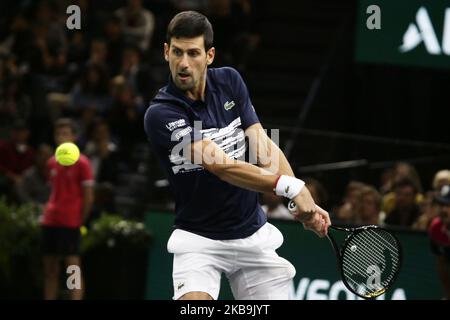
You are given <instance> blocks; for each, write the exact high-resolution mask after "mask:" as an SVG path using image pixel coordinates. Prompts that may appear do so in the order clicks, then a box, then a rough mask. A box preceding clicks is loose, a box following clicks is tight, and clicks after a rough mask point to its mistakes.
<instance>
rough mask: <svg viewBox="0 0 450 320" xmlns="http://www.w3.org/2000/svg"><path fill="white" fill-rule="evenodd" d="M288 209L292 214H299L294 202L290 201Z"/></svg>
mask: <svg viewBox="0 0 450 320" xmlns="http://www.w3.org/2000/svg"><path fill="white" fill-rule="evenodd" d="M287 208H288V210H289V212H290V213H291V214H292V213H295V212H297V205H296V204H295V202H294V201H292V200H289V203H288V206H287Z"/></svg>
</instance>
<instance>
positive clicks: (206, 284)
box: [144, 11, 330, 300]
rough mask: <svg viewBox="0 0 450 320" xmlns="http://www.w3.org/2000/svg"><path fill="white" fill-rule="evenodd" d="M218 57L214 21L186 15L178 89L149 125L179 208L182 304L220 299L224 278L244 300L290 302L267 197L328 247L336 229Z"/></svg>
mask: <svg viewBox="0 0 450 320" xmlns="http://www.w3.org/2000/svg"><path fill="white" fill-rule="evenodd" d="M214 55H215V48H214V47H213V29H212V26H211V24H210V22H209V21H208V19H207V18H206V17H205V16H204V15H202V14H200V13H197V12H194V11H185V12H181V13H179V14H177V15H176V16H175V17H174V18H173V19H172V20H171V22H170V23H169V26H168V29H167V42H166V43H165V44H164V57H165V59H166V60H167V61H168V63H169V68H170V78H169V82H168V84H167V85H166V86H165V87H163V88H162V89H160V90H159V92H158V93H157V95H156V97H155V98H154V99H153V100H152V102H151V104H150V107H149V108H148V110H147V112H146V114H145V119H144V122H145V123H144V124H145V131H146V134H147V137H148V139H149V141H150V144H151V145H152V148H153V149H154V151H155V153H156V154H157V156H158V158H159V160H160V162H161V164H162V166H163V168H164V169H165V171H166V173H167V175H168V179H169V181H170V184H171V187H172V188H173V190H174V193H175V198H176V209H175V211H176V217H175V226H174V228H175V229H174V231H173V233H172V235H171V236H170V239H169V241H168V244H167V247H168V251H169V252H170V253H173V254H174V260H173V287H174V296H173V299H186V300H188V299H194V300H206V299H217V297H218V295H219V290H220V278H221V274H222V273H224V274H225V275H226V276H227V278H228V279H229V282H230V286H231V289H232V292H233V295H234V297H235V299H287V298H288V291H289V290H288V288H289V284H290V282H291V279H292V278H293V277H294V275H295V268H294V267H293V266H292V264H291V263H289V262H288V261H287V260H285V259H284V258H282V257H279V256H278V254H277V253H276V252H275V250H276V249H277V248H279V247H280V246H281V244H282V243H283V236H282V234H281V232H280V231H279V230H278V229H277V228H275V227H274V226H273V225H271V224H270V223H267V221H266V217H265V214H264V212H263V210H262V209H261V206H260V205H259V203H258V192H275V193H276V194H277V195H280V196H284V197H286V198H289V199H293V200H294V202H295V203H296V204H297V206H298V208H299V213H298V214H297V216H296V218H297V220H299V221H300V222H302V223H303V224H304V226H305V228H307V229H310V230H312V231H314V232H315V233H317V234H318V235H319V236H320V237H324V236H325V235H326V233H327V229H328V226H329V225H330V219H329V216H328V213H327V212H326V211H324V210H323V209H321V208H319V207H317V206H316V205H315V203H314V201H313V199H312V197H311V195H310V193H309V191H308V189H307V188H306V187H305V186H304V182H303V181H302V180H300V179H297V178H295V177H294V174H293V172H292V169H291V167H290V165H289V163H288V161H287V160H286V158H285V156H284V155H283V153H282V152H281V151H280V149H279V148H278V147H277V145H276V144H275V143H274V142H273V141H272V140H271V139H270V138H269V137H268V136H267V134H266V133H265V132H264V130H263V128H262V126H261V124H260V123H259V120H258V117H257V115H256V113H255V109H254V108H253V105H252V103H251V101H250V97H249V93H248V91H247V88H246V85H245V84H244V82H243V80H242V78H241V76H240V75H239V73H238V72H237V71H236V70H234V69H232V68H229V67H225V68H209V67H208V66H210V65H211V64H212V62H213V60H214ZM246 138H247V139H248V141H249V143H248V148H247V144H246ZM246 157H248V158H246ZM246 159H247V160H248V161H244V160H246ZM251 159H254V160H255V161H253V162H254V164H252V163H250V162H252V161H250V160H251ZM267 159H269V160H270V161H267Z"/></svg>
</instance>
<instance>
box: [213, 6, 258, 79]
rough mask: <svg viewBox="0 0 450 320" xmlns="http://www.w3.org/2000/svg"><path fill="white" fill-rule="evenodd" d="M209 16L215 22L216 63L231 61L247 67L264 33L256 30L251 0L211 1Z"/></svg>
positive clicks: (243, 67) (240, 68)
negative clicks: (260, 33) (261, 33)
mask: <svg viewBox="0 0 450 320" xmlns="http://www.w3.org/2000/svg"><path fill="white" fill-rule="evenodd" d="M208 16H209V18H210V21H211V23H212V24H213V25H214V40H215V43H216V44H215V47H216V48H217V49H218V50H217V51H216V58H215V59H216V63H217V64H218V65H223V64H229V63H232V64H233V65H235V66H236V67H237V68H238V69H239V70H242V71H244V69H245V65H246V62H247V61H248V59H249V58H250V56H251V53H252V52H253V51H254V49H255V48H256V47H257V45H258V44H259V42H260V40H261V36H260V35H259V33H258V32H256V30H255V19H254V10H253V3H252V1H251V0H211V1H208Z"/></svg>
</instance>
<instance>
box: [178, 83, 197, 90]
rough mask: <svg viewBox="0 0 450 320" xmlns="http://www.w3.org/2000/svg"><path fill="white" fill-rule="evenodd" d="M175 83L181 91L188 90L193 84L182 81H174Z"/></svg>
mask: <svg viewBox="0 0 450 320" xmlns="http://www.w3.org/2000/svg"><path fill="white" fill-rule="evenodd" d="M175 85H176V86H177V88H178V89H180V90H181V91H188V90H191V89H192V88H193V87H194V86H193V85H192V83H182V82H180V81H175Z"/></svg>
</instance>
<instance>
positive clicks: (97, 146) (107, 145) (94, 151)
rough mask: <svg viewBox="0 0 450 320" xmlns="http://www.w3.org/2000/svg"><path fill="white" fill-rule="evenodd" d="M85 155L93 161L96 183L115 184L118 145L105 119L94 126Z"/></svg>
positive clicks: (94, 123)
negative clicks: (112, 137) (111, 135)
mask: <svg viewBox="0 0 450 320" xmlns="http://www.w3.org/2000/svg"><path fill="white" fill-rule="evenodd" d="M84 150H85V154H86V156H87V157H88V158H89V160H90V161H91V165H92V172H93V176H94V179H95V181H96V182H111V183H114V182H115V181H116V178H117V173H118V172H117V145H116V144H115V143H114V142H113V141H112V140H111V137H110V131H109V125H108V123H107V122H106V121H105V120H103V119H96V120H95V121H94V122H93V124H92V132H91V134H90V139H89V140H88V141H87V143H86V146H85V149H84Z"/></svg>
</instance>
